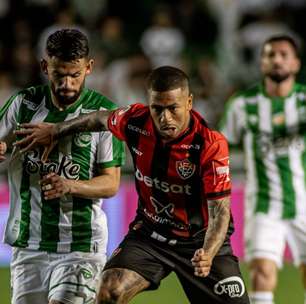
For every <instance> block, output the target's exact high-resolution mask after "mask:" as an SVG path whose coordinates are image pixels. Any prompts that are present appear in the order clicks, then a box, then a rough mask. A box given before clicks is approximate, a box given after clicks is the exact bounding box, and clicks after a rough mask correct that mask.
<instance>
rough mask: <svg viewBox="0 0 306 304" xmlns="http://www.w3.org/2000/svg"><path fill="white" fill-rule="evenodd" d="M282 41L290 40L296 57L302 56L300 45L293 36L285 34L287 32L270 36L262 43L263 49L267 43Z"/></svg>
mask: <svg viewBox="0 0 306 304" xmlns="http://www.w3.org/2000/svg"><path fill="white" fill-rule="evenodd" d="M281 41H286V42H288V43H289V44H290V45H291V47H292V48H293V50H294V52H295V55H296V57H298V58H300V45H299V44H298V42H297V41H296V40H295V39H294V38H293V37H291V36H289V35H285V34H283V35H275V36H271V37H270V38H268V39H267V40H266V41H265V42H264V43H263V45H262V51H263V49H264V47H265V46H266V45H267V44H269V43H273V42H281Z"/></svg>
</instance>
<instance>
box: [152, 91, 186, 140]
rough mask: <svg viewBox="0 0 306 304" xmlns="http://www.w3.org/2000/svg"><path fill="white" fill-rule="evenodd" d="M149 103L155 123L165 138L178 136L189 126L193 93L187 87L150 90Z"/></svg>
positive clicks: (169, 138)
mask: <svg viewBox="0 0 306 304" xmlns="http://www.w3.org/2000/svg"><path fill="white" fill-rule="evenodd" d="M149 105H150V113H151V116H152V119H153V121H154V125H155V127H156V129H157V131H158V133H159V134H160V135H161V136H162V137H163V138H164V139H165V140H171V139H174V138H176V137H178V136H179V134H180V133H181V132H182V131H184V130H185V129H186V128H187V127H188V124H189V120H190V110H191V108H192V95H191V94H189V92H188V90H187V89H182V88H178V89H174V90H170V91H165V92H157V91H152V90H150V91H149Z"/></svg>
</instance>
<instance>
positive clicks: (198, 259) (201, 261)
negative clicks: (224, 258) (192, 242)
mask: <svg viewBox="0 0 306 304" xmlns="http://www.w3.org/2000/svg"><path fill="white" fill-rule="evenodd" d="M212 260H213V257H212V256H211V255H210V254H209V253H207V252H205V250H204V249H203V248H201V249H198V250H196V252H195V253H194V255H193V258H192V259H191V262H192V266H193V267H194V274H195V275H196V276H198V277H203V278H204V277H207V276H208V274H209V272H210V268H211V265H212Z"/></svg>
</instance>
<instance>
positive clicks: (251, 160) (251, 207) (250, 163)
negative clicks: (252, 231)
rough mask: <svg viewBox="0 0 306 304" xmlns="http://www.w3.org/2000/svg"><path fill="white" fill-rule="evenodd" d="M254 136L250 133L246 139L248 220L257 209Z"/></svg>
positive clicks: (246, 212)
mask: <svg viewBox="0 0 306 304" xmlns="http://www.w3.org/2000/svg"><path fill="white" fill-rule="evenodd" d="M253 141H254V135H253V134H252V133H250V132H248V133H247V134H246V135H245V137H244V146H245V161H246V167H247V168H248V170H247V172H246V174H247V179H246V199H245V203H246V204H247V206H246V208H245V217H246V218H247V219H248V218H250V217H251V216H253V214H254V211H255V207H256V198H257V196H256V193H257V190H258V188H257V172H256V165H255V157H254V150H253Z"/></svg>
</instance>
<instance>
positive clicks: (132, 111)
mask: <svg viewBox="0 0 306 304" xmlns="http://www.w3.org/2000/svg"><path fill="white" fill-rule="evenodd" d="M124 114H125V117H128V118H129V119H131V118H136V119H139V118H140V117H143V118H144V119H146V118H148V117H149V116H150V110H149V107H148V106H147V105H144V104H142V103H134V104H130V105H127V106H125V107H120V108H119V109H118V110H117V111H116V115H118V116H122V115H124Z"/></svg>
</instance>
